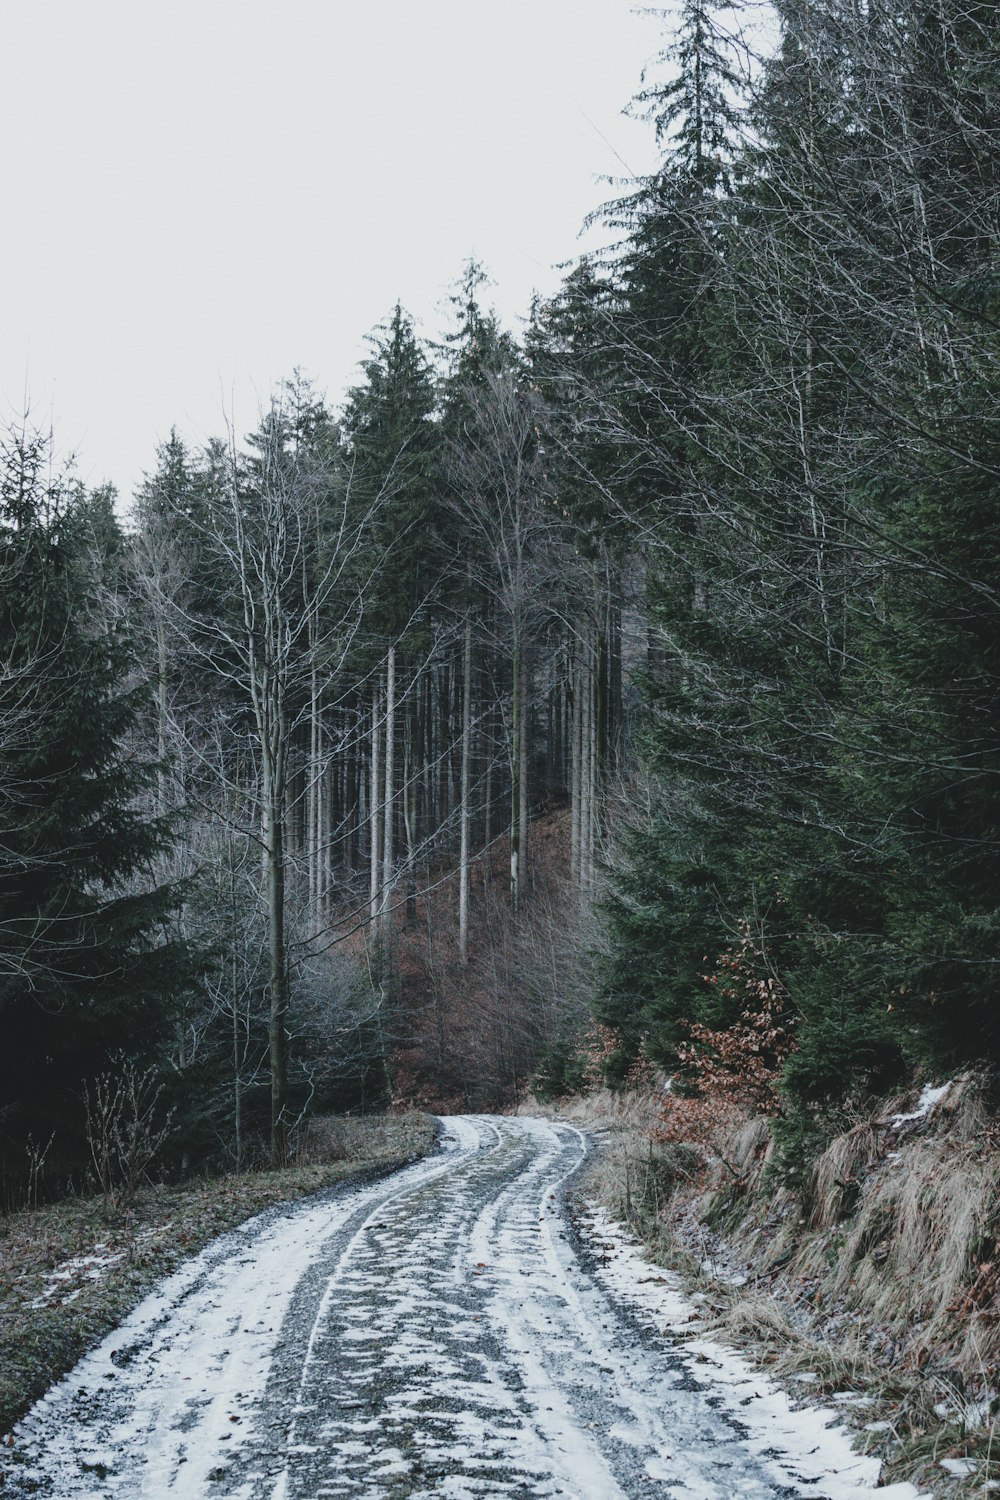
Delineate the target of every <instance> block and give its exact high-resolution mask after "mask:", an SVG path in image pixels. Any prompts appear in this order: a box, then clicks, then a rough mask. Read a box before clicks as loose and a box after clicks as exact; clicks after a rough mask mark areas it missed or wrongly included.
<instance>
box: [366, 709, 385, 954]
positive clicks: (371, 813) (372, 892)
mask: <svg viewBox="0 0 1000 1500" xmlns="http://www.w3.org/2000/svg"><path fill="white" fill-rule="evenodd" d="M369 785H370V791H369V794H368V861H369V883H368V892H369V896H368V907H369V915H370V918H371V922H372V925H373V929H374V930H375V932H376V935H377V929H378V918H379V886H380V883H381V879H382V837H381V830H382V703H381V690H380V688H379V687H378V686H376V687H375V688H374V689H373V691H372V730H371V780H370V783H369Z"/></svg>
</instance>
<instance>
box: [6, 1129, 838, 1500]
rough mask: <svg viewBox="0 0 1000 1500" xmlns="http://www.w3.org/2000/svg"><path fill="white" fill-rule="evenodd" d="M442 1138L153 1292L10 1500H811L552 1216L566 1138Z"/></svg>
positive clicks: (499, 1133)
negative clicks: (406, 1163)
mask: <svg viewBox="0 0 1000 1500" xmlns="http://www.w3.org/2000/svg"><path fill="white" fill-rule="evenodd" d="M444 1123H445V1134H444V1141H443V1147H444V1149H443V1150H442V1152H441V1153H439V1154H438V1155H436V1156H433V1157H430V1158H427V1159H426V1160H423V1161H420V1162H417V1163H415V1164H414V1165H412V1166H410V1167H408V1168H406V1169H404V1170H403V1171H401V1172H398V1173H396V1174H395V1175H393V1176H392V1177H391V1178H388V1179H385V1180H383V1181H380V1182H376V1183H372V1184H368V1185H366V1186H362V1187H356V1188H353V1189H351V1190H349V1191H346V1192H345V1191H342V1190H341V1191H339V1192H338V1191H334V1192H332V1193H329V1194H326V1195H321V1196H320V1197H319V1198H316V1199H311V1200H308V1201H307V1202H306V1203H304V1204H298V1205H292V1206H290V1207H285V1208H284V1209H282V1210H280V1211H273V1210H272V1211H269V1212H268V1213H266V1214H263V1215H261V1216H259V1217H258V1218H257V1219H255V1220H251V1221H250V1222H249V1223H248V1224H247V1225H244V1226H243V1227H242V1228H241V1229H240V1230H237V1231H235V1232H234V1233H233V1234H229V1235H225V1236H223V1237H222V1239H220V1240H218V1241H216V1242H215V1243H214V1244H213V1245H212V1246H211V1247H209V1249H208V1250H207V1251H204V1252H203V1253H202V1254H201V1255H199V1256H198V1257H196V1258H195V1259H194V1260H193V1261H192V1262H190V1263H188V1264H187V1265H186V1266H185V1267H183V1268H182V1270H181V1271H179V1272H177V1273H176V1274H175V1275H174V1276H172V1277H171V1278H169V1279H168V1280H167V1281H166V1282H164V1283H163V1284H162V1285H161V1287H160V1288H159V1289H158V1291H157V1292H156V1293H154V1294H153V1296H152V1297H150V1298H148V1299H147V1301H146V1302H145V1303H143V1304H142V1306H141V1307H140V1308H138V1309H137V1310H136V1312H135V1313H134V1314H133V1315H132V1316H131V1317H130V1318H129V1319H128V1321H127V1322H126V1323H125V1324H123V1325H122V1327H121V1328H120V1329H119V1330H118V1331H117V1332H116V1334H114V1335H112V1337H111V1338H109V1339H108V1340H106V1341H105V1343H104V1344H103V1345H102V1346H101V1347H100V1348H99V1349H98V1350H97V1351H95V1353H94V1354H92V1355H90V1356H89V1357H88V1358H87V1359H85V1360H84V1361H83V1362H82V1363H81V1364H80V1365H78V1366H77V1368H76V1370H74V1371H73V1373H72V1374H71V1375H70V1376H68V1377H67V1379H66V1380H65V1381H63V1382H62V1383H61V1384H60V1385H58V1386H56V1387H55V1388H54V1389H53V1390H52V1391H51V1392H50V1393H49V1394H48V1396H47V1397H46V1398H45V1399H44V1400H43V1401H42V1402H40V1403H39V1404H38V1405H37V1406H36V1407H35V1408H34V1409H33V1411H32V1412H31V1413H30V1414H29V1416H28V1417H27V1418H26V1419H25V1420H24V1422H22V1424H21V1425H20V1427H19V1428H18V1429H17V1431H16V1433H15V1448H14V1451H13V1454H12V1455H8V1456H7V1457H6V1458H5V1459H4V1460H3V1473H4V1482H3V1485H2V1493H3V1495H4V1497H5V1500H8V1497H21V1496H27V1495H29V1494H30V1495H39V1494H41V1495H49V1496H52V1497H55V1500H75V1497H80V1496H86V1497H89V1500H99V1497H105V1496H108V1497H111V1496H115V1497H138V1496H142V1497H149V1500H169V1497H179V1500H201V1497H202V1496H235V1497H238V1500H306V1497H309V1500H312V1497H317V1500H318V1497H333V1496H361V1497H364V1500H383V1497H384V1500H397V1497H400V1500H402V1497H438V1496H447V1497H479V1496H517V1497H537V1496H546V1497H548V1496H553V1497H555V1496H558V1497H564V1500H619V1497H633V1496H636V1497H640V1496H675V1497H678V1500H680V1497H698V1500H736V1497H739V1500H765V1497H768V1500H770V1497H777V1496H801V1495H806V1494H808V1495H811V1496H817V1495H822V1494H823V1493H824V1491H823V1489H822V1488H821V1487H817V1481H816V1478H815V1476H808V1479H807V1477H806V1476H805V1475H803V1482H802V1484H801V1486H800V1485H799V1484H796V1483H792V1484H789V1483H788V1482H787V1481H786V1480H783V1479H782V1478H776V1470H775V1468H774V1466H773V1465H772V1464H770V1463H769V1462H768V1458H767V1455H766V1454H761V1453H760V1451H759V1448H758V1449H756V1450H755V1449H754V1448H753V1447H752V1445H750V1444H748V1443H747V1441H746V1440H745V1439H746V1435H745V1433H744V1432H743V1430H742V1429H741V1426H740V1424H739V1422H738V1421H736V1420H735V1419H734V1418H733V1417H732V1416H730V1415H727V1413H726V1411H725V1409H724V1408H723V1407H722V1406H721V1405H720V1403H719V1402H718V1401H716V1400H715V1399H714V1398H713V1396H712V1394H711V1392H708V1391H706V1390H705V1388H704V1385H703V1384H702V1383H700V1382H699V1381H698V1380H696V1379H695V1378H694V1377H693V1375H692V1370H691V1364H690V1361H689V1360H688V1359H687V1358H686V1357H685V1356H684V1354H683V1353H682V1352H679V1351H678V1350H677V1349H675V1348H672V1347H671V1345H670V1344H669V1342H668V1341H666V1340H663V1339H659V1338H656V1337H652V1336H650V1334H649V1333H648V1331H646V1330H644V1329H643V1328H642V1327H641V1326H640V1325H639V1324H638V1323H637V1322H636V1320H635V1319H634V1317H632V1316H631V1315H630V1313H629V1312H628V1309H627V1308H626V1307H624V1306H623V1305H621V1304H619V1303H617V1302H616V1300H615V1299H614V1297H613V1294H612V1293H611V1292H609V1290H608V1289H607V1287H606V1286H605V1285H604V1283H603V1282H602V1281H601V1279H600V1278H599V1277H597V1276H595V1274H594V1271H593V1265H592V1257H591V1256H589V1255H588V1254H587V1253H581V1252H580V1250H579V1248H578V1246H577V1244H576V1240H575V1234H574V1230H573V1228H572V1225H571V1223H570V1220H569V1218H568V1217H567V1213H566V1206H565V1196H564V1188H565V1185H566V1183H567V1181H568V1180H569V1179H570V1178H571V1177H572V1175H573V1174H574V1173H575V1172H576V1171H577V1169H578V1168H579V1166H580V1164H581V1162H582V1161H583V1159H584V1157H585V1155H586V1152H587V1144H586V1141H585V1139H584V1137H583V1136H582V1135H581V1134H580V1132H579V1131H577V1130H575V1129H573V1128H572V1127H571V1126H568V1125H563V1124H555V1123H551V1122H547V1121H541V1120H527V1119H520V1118H514V1119H508V1118H500V1117H495V1118H494V1117H486V1116H461V1117H456V1118H452V1119H449V1120H447V1121H446V1122H444ZM781 1472H782V1473H784V1474H786V1475H787V1473H788V1470H787V1467H786V1468H785V1469H784V1470H782V1471H781Z"/></svg>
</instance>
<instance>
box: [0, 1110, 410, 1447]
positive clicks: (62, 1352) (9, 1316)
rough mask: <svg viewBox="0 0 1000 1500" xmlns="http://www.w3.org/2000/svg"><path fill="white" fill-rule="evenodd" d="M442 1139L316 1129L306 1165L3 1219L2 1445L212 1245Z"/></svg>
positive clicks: (348, 1127)
mask: <svg viewBox="0 0 1000 1500" xmlns="http://www.w3.org/2000/svg"><path fill="white" fill-rule="evenodd" d="M436 1138H437V1122H436V1121H435V1120H433V1119H432V1118H431V1116H429V1115H426V1114H416V1113H414V1114H410V1115H401V1116H384V1117H369V1118H368V1119H364V1120H361V1119H358V1120H334V1119H327V1120H319V1121H316V1122H315V1123H314V1125H313V1127H312V1128H311V1131H310V1136H309V1138H308V1139H307V1140H306V1141H305V1142H304V1143H303V1150H302V1160H301V1161H300V1162H299V1164H297V1165H294V1166H290V1167H287V1168H285V1169H283V1170H280V1171H267V1172H247V1173H242V1174H240V1175H238V1176H237V1175H231V1176H226V1177H213V1178H201V1179H198V1180H197V1181H194V1182H190V1183H185V1184H184V1185H182V1186H179V1187H163V1186H150V1187H147V1188H145V1189H143V1190H142V1191H141V1192H140V1193H137V1194H136V1195H135V1197H134V1199H133V1200H132V1201H131V1202H129V1203H128V1204H125V1205H122V1204H118V1205H116V1204H113V1203H111V1202H110V1201H109V1200H107V1199H106V1198H104V1197H88V1198H69V1199H64V1200H63V1201H61V1202H59V1203H53V1204H48V1205H46V1206H44V1207H42V1208H37V1209H26V1210H24V1211H22V1212H20V1213H14V1214H9V1215H6V1216H3V1217H0V1434H6V1433H8V1432H9V1430H10V1428H11V1427H12V1426H13V1424H14V1423H15V1422H16V1421H17V1419H18V1418H19V1417H20V1416H21V1415H22V1414H23V1413H24V1412H25V1411H27V1409H28V1408H29V1407H30V1406H31V1405H32V1404H33V1403H34V1402H35V1401H36V1400H37V1399H38V1398H39V1397H40V1396H41V1395H43V1394H44V1392H45V1391H46V1390H47V1389H48V1388H49V1386H50V1385H51V1384H52V1383H53V1382H54V1381H56V1380H58V1379H59V1377H60V1376H61V1375H63V1374H65V1372H66V1371H67V1370H69V1369H71V1368H72V1366H73V1365H74V1364H75V1363H76V1362H77V1360H78V1359H79V1358H80V1357H81V1356H82V1355H83V1354H85V1353H86V1352H87V1350H88V1349H90V1348H92V1347H93V1346H94V1345H95V1344H97V1343H99V1342H100V1340H101V1339H102V1338H103V1337H104V1336H105V1335H106V1334H107V1333H109V1332H110V1331H111V1330H112V1329H113V1328H115V1327H116V1326H117V1325H118V1324H119V1323H120V1322H121V1321H122V1319H123V1318H124V1317H125V1316H126V1314H127V1313H129V1312H130V1311H131V1309H132V1308H133V1307H135V1306H136V1305H137V1304H138V1303H139V1302H140V1301H141V1300H142V1298H143V1297H144V1296H145V1295H146V1293H147V1292H148V1291H149V1290H150V1288H151V1287H152V1286H153V1285H154V1284H155V1283H156V1282H157V1281H159V1279H160V1278H161V1277H163V1276H166V1275H168V1274H169V1273H170V1272H171V1271H173V1270H174V1269H175V1268H176V1267H177V1266H178V1265H179V1264H180V1262H181V1261H183V1260H185V1259H186V1258H187V1257H188V1256H190V1255H194V1254H196V1253H197V1251H199V1250H200V1249H201V1248H202V1247H203V1246H204V1245H206V1244H208V1242H209V1241H210V1240H212V1239H214V1238H215V1237H216V1235H219V1234H222V1233H224V1232H225V1231H226V1230H227V1229H232V1228H233V1227H234V1226H235V1225H237V1224H241V1223H243V1221H244V1220H245V1219H248V1218H250V1217H251V1216H252V1215H253V1214H256V1213H260V1212H261V1211H262V1210H263V1209H265V1208H269V1207H271V1206H272V1205H274V1204H277V1203H284V1202H288V1201H291V1200H293V1199H297V1198H302V1197H306V1196H307V1195H308V1194H310V1193H316V1192H319V1191H320V1190H322V1189H323V1188H328V1187H331V1186H333V1185H335V1184H337V1183H340V1182H349V1181H354V1180H357V1179H358V1177H363V1176H366V1175H369V1174H372V1175H374V1174H379V1173H383V1172H388V1171H392V1170H393V1169H394V1168H396V1167H398V1166H402V1165H403V1164H404V1163H405V1162H408V1161H413V1160H415V1159H416V1158H417V1157H420V1156H425V1155H426V1154H427V1153H428V1152H429V1151H430V1150H431V1149H432V1148H433V1146H434V1143H435V1140H436Z"/></svg>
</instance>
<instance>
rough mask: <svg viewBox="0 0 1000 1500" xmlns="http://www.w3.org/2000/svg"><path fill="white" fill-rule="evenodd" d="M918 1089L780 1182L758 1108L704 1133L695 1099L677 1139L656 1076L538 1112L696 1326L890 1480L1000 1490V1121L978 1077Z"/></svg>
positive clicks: (937, 1492)
mask: <svg viewBox="0 0 1000 1500" xmlns="http://www.w3.org/2000/svg"><path fill="white" fill-rule="evenodd" d="M920 1097H921V1096H920V1095H919V1091H916V1090H915V1091H912V1092H911V1093H910V1094H905V1095H900V1096H898V1097H897V1098H895V1099H893V1100H888V1101H883V1102H882V1104H881V1105H880V1106H879V1107H878V1108H874V1109H871V1110H869V1111H868V1112H867V1113H866V1114H865V1115H864V1116H862V1117H859V1118H857V1119H856V1120H855V1122H854V1123H853V1124H852V1125H851V1126H850V1128H849V1129H846V1130H843V1131H842V1133H841V1134H839V1135H838V1136H836V1137H835V1138H834V1139H833V1140H830V1141H827V1142H825V1143H822V1144H821V1146H820V1149H819V1150H818V1151H814V1153H813V1155H812V1157H811V1158H804V1159H803V1166H802V1171H801V1173H800V1174H799V1176H798V1180H797V1183H796V1184H794V1185H793V1184H792V1183H791V1182H790V1181H789V1178H788V1176H787V1174H784V1173H781V1172H775V1171H773V1170H771V1165H772V1163H773V1162H774V1160H775V1157H776V1155H777V1149H778V1148H777V1147H776V1145H775V1141H774V1133H773V1131H772V1130H771V1128H770V1126H769V1122H768V1121H767V1120H765V1119H762V1118H759V1117H757V1118H754V1117H752V1116H748V1115H746V1114H744V1116H743V1118H742V1119H741V1120H738V1121H737V1120H730V1121H728V1122H727V1124H728V1128H727V1129H726V1130H725V1131H722V1130H717V1129H715V1127H714V1124H711V1113H710V1108H709V1107H708V1106H706V1104H705V1103H704V1102H702V1103H701V1104H700V1108H699V1112H698V1115H697V1118H696V1120H695V1126H696V1129H695V1130H694V1131H693V1132H692V1136H691V1138H690V1139H687V1140H685V1138H684V1132H683V1129H682V1128H681V1127H682V1124H683V1107H681V1108H680V1109H678V1107H677V1105H676V1104H675V1103H674V1101H673V1100H671V1102H670V1105H669V1111H670V1113H669V1120H670V1128H669V1131H668V1132H664V1130H663V1129H662V1121H663V1118H664V1091H663V1082H662V1080H659V1081H658V1082H656V1083H655V1084H654V1085H653V1086H652V1087H647V1088H646V1089H644V1090H636V1091H621V1092H618V1093H614V1092H611V1091H608V1090H602V1089H592V1090H591V1091H590V1092H589V1093H588V1094H587V1095H586V1096H583V1097H577V1098H574V1099H567V1100H562V1101H560V1103H559V1105H558V1106H557V1108H556V1109H555V1110H553V1111H550V1112H558V1113H559V1114H560V1115H561V1116H562V1117H564V1118H569V1119H572V1120H573V1121H574V1122H575V1123H577V1124H580V1125H583V1126H586V1127H587V1128H589V1129H590V1130H591V1131H593V1132H595V1133H596V1134H597V1135H598V1137H599V1139H601V1140H602V1142H603V1148H602V1150H601V1152H600V1153H599V1156H598V1158H597V1160H596V1163H595V1165H594V1167H593V1169H592V1171H591V1174H590V1177H589V1181H588V1190H589V1192H590V1194H591V1195H592V1196H594V1197H596V1198H598V1199H599V1201H600V1202H601V1203H602V1204H603V1205H604V1207H605V1208H606V1209H607V1210H608V1211H609V1212H611V1213H612V1214H614V1215H615V1216H616V1217H618V1218H619V1219H622V1220H624V1221H625V1222H627V1223H628V1224H629V1226H630V1227H631V1228H632V1229H633V1230H634V1232H636V1233H637V1234H638V1235H639V1236H640V1237H641V1238H642V1239H643V1241H644V1242H645V1244H646V1245H647V1247H648V1249H649V1252H650V1254H651V1256H652V1258H653V1259H654V1260H655V1261H656V1262H658V1263H659V1264H662V1265H665V1266H668V1267H669V1268H671V1269H672V1270H674V1271H675V1272H677V1273H678V1274H679V1275H680V1276H681V1277H682V1279H683V1281H684V1282H685V1283H686V1285H687V1286H688V1288H689V1289H690V1291H691V1292H692V1293H693V1294H694V1297H695V1306H696V1307H697V1309H698V1319H697V1322H696V1323H695V1324H693V1326H692V1332H693V1333H694V1334H696V1335H697V1336H699V1337H700V1336H704V1335H705V1333H712V1334H714V1335H715V1336H716V1337H718V1338H719V1339H721V1340H723V1341H728V1342H730V1343H732V1344H735V1345H737V1346H739V1347H740V1348H741V1349H742V1350H743V1351H744V1352H745V1353H747V1354H749V1355H750V1356H751V1357H752V1358H753V1359H755V1361H756V1362H758V1363H759V1364H761V1365H762V1366H764V1367H766V1368H768V1370H769V1371H770V1372H771V1373H773V1374H774V1375H775V1376H776V1377H777V1378H778V1379H779V1380H781V1382H782V1383H783V1384H785V1385H786V1387H787V1388H788V1389H789V1391H790V1392H792V1393H793V1394H794V1395H795V1396H797V1397H798V1398H802V1399H811V1398H812V1397H813V1396H816V1397H819V1398H822V1400H823V1401H824V1403H830V1404H833V1405H834V1406H835V1407H837V1408H838V1409H840V1410H841V1411H842V1413H843V1416H844V1419H845V1421H847V1422H849V1423H850V1424H851V1425H852V1426H854V1427H855V1428H856V1429H857V1438H858V1442H859V1444H860V1445H861V1446H863V1447H864V1448H865V1450H866V1451H868V1452H872V1453H876V1454H878V1455H879V1456H880V1457H881V1458H882V1461H883V1480H884V1482H895V1481H898V1480H902V1479H908V1480H911V1481H912V1482H913V1483H915V1484H916V1485H917V1487H918V1489H921V1490H922V1491H923V1492H924V1493H928V1494H933V1495H934V1496H941V1497H952V1496H954V1497H956V1500H957V1497H960V1496H961V1497H971V1496H977V1497H980V1500H981V1497H983V1496H984V1495H987V1494H989V1493H992V1492H993V1491H994V1490H996V1491H998V1492H1000V1427H998V1415H1000V1394H998V1370H1000V1278H998V1272H1000V1243H998V1242H1000V1130H998V1119H997V1115H996V1113H995V1111H994V1109H993V1108H992V1105H991V1102H990V1098H989V1095H988V1092H987V1091H986V1089H985V1088H984V1086H983V1080H982V1079H980V1078H979V1077H978V1076H977V1075H976V1074H975V1073H968V1074H964V1075H961V1076H959V1077H958V1078H956V1079H953V1080H952V1081H951V1083H950V1084H949V1086H948V1088H947V1090H946V1091H943V1092H942V1094H941V1097H940V1098H939V1099H936V1100H935V1102H934V1104H933V1107H932V1108H928V1109H926V1110H922V1109H920V1108H919V1107H918V1105H919V1098H920ZM534 1107H535V1106H534V1105H533V1104H532V1102H531V1101H529V1102H527V1103H526V1104H525V1106H524V1108H525V1109H526V1110H527V1109H533V1108H534ZM706 1122H710V1123H709V1124H708V1125H706Z"/></svg>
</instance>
